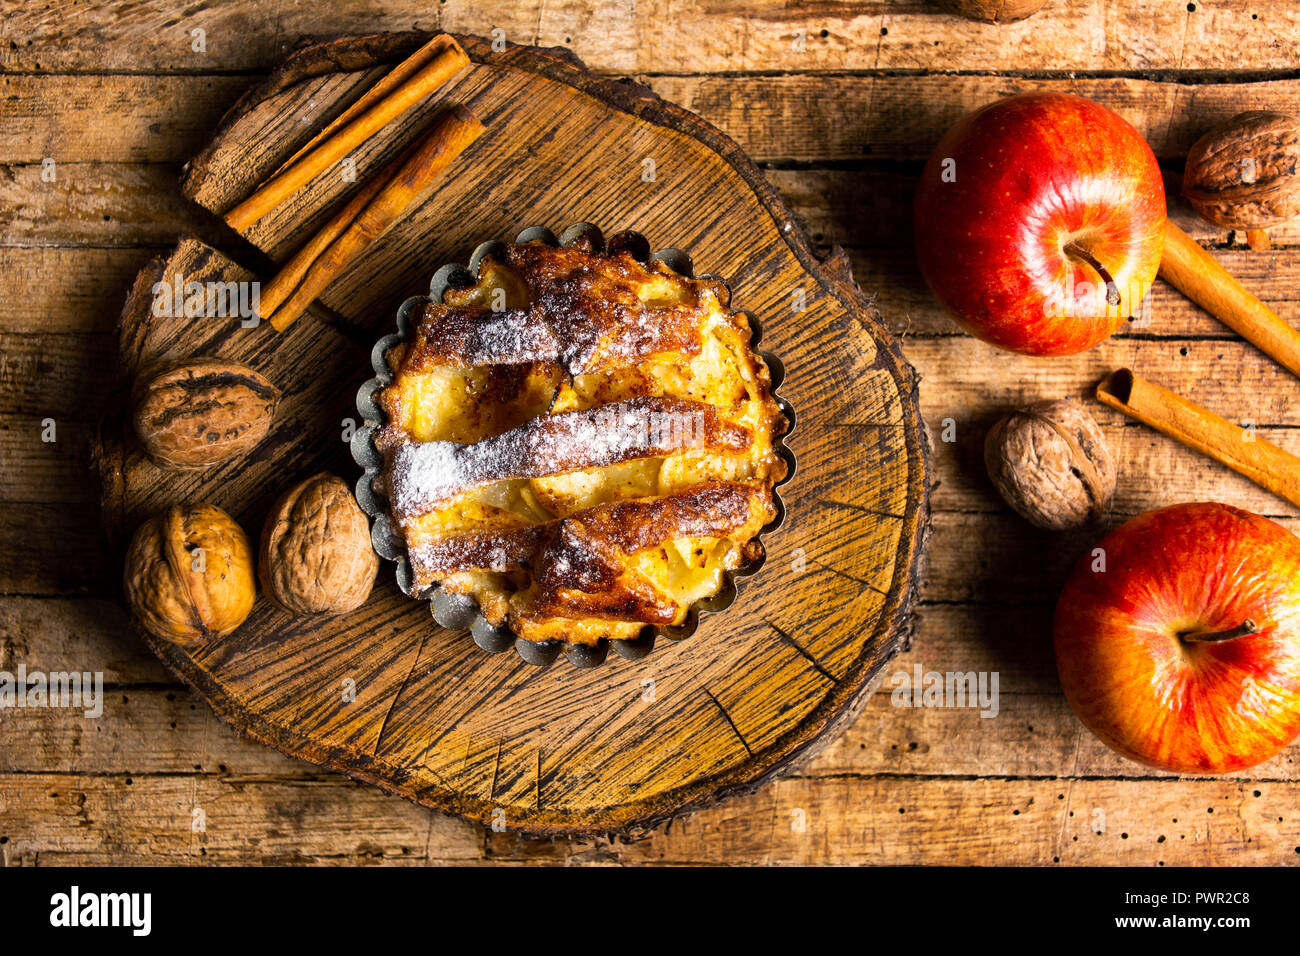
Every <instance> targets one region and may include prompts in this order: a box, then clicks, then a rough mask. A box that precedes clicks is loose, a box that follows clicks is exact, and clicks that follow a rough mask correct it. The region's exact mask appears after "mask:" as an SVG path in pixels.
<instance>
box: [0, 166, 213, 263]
mask: <svg viewBox="0 0 1300 956" xmlns="http://www.w3.org/2000/svg"><path fill="white" fill-rule="evenodd" d="M43 173H44V168H43V167H42V165H41V164H39V163H35V164H15V165H10V166H3V165H0V234H2V235H3V236H4V242H5V244H6V245H11V246H16V245H67V244H78V243H84V244H92V245H117V246H122V245H129V246H138V245H154V246H156V245H164V244H167V243H171V242H174V241H175V240H176V237H177V235H179V234H183V233H189V234H191V235H195V236H198V237H199V238H209V239H213V240H219V239H222V238H227V237H229V235H230V233H229V231H228V230H226V229H225V227H224V224H222V223H220V222H218V221H217V219H216V218H215V217H214V216H210V215H208V214H206V213H204V212H203V210H201V209H198V208H197V207H195V206H193V205H192V204H190V203H188V202H186V201H185V200H184V199H183V198H182V197H181V195H180V191H179V190H178V188H177V185H176V182H177V174H178V171H177V170H176V169H175V168H174V167H171V166H161V165H139V164H127V163H61V164H58V165H57V166H56V168H55V170H54V180H53V181H52V182H50V181H47V180H46V179H43V178H42V174H43Z"/></svg>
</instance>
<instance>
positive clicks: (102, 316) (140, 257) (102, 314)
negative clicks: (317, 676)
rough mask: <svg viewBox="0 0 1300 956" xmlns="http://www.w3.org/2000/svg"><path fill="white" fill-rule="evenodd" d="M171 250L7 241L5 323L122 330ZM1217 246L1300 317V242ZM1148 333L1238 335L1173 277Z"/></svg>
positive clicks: (888, 293)
mask: <svg viewBox="0 0 1300 956" xmlns="http://www.w3.org/2000/svg"><path fill="white" fill-rule="evenodd" d="M163 251H165V249H164V248H163V247H153V246H142V247H134V246H131V247H116V246H110V247H85V246H32V247H20V246H0V326H3V328H4V329H5V330H6V331H8V332H78V333H84V332H96V333H101V332H102V333H107V332H112V331H113V329H114V328H115V326H116V323H117V316H118V307H117V303H118V301H119V299H121V298H124V297H125V295H126V292H127V291H128V290H129V289H130V286H131V282H132V281H133V280H134V279H135V275H136V273H137V272H138V271H139V269H140V267H141V266H143V265H144V264H145V263H146V262H148V261H149V259H150V258H152V257H153V256H154V255H157V254H158V253H160V252H163ZM848 252H849V256H850V259H851V260H852V262H853V273H854V276H855V278H856V279H857V281H858V284H859V285H860V286H861V287H862V288H863V289H865V290H867V291H868V292H870V293H871V294H872V295H875V296H876V304H877V306H878V307H879V308H880V312H881V315H882V316H883V317H884V319H885V321H886V322H887V323H888V325H889V327H890V330H891V331H893V332H895V333H896V334H898V335H900V336H903V337H905V338H906V339H910V338H917V337H929V336H937V335H961V334H962V332H961V330H960V329H959V328H958V327H957V326H956V325H955V324H954V323H953V321H952V320H951V319H950V318H949V317H948V315H947V314H946V313H945V312H944V311H943V309H942V308H941V307H940V306H939V304H938V302H937V301H936V300H935V298H934V296H933V295H932V294H931V293H930V290H929V289H928V288H927V287H926V285H925V280H924V279H922V278H921V273H920V271H919V270H918V269H917V266H916V260H915V255H914V253H913V252H912V249H911V248H910V247H909V246H903V245H900V246H894V247H889V248H881V247H861V246H854V247H850V248H849V249H848ZM1214 254H1215V257H1216V258H1217V259H1218V260H1219V261H1220V262H1222V263H1223V265H1224V267H1225V268H1226V269H1227V270H1228V271H1229V272H1231V273H1232V274H1233V275H1235V276H1237V277H1238V278H1239V279H1241V281H1242V282H1243V283H1245V284H1246V286H1247V287H1248V288H1250V289H1251V290H1252V291H1253V292H1254V293H1255V294H1256V295H1258V296H1259V297H1260V299H1262V300H1263V301H1264V302H1265V303H1266V304H1267V305H1269V306H1270V307H1271V308H1272V309H1274V310H1275V311H1277V312H1278V313H1279V314H1281V315H1282V316H1284V317H1287V318H1291V319H1295V320H1296V321H1297V322H1300V306H1297V305H1296V303H1297V302H1300V248H1297V247H1294V246H1292V247H1287V248H1277V249H1273V250H1270V251H1267V252H1255V251H1253V250H1248V249H1244V248H1230V249H1216V250H1215V253H1214ZM1119 334H1120V335H1121V336H1122V335H1126V334H1128V333H1127V330H1121V331H1120V333H1119ZM1138 334H1140V335H1142V336H1143V337H1150V336H1156V337H1174V338H1181V337H1196V338H1203V337H1217V338H1225V339H1231V338H1233V337H1234V333H1233V332H1232V331H1231V330H1229V329H1228V328H1227V327H1226V326H1224V325H1223V324H1222V323H1221V322H1219V321H1218V320H1216V319H1214V318H1212V317H1211V316H1210V315H1208V314H1207V313H1205V312H1204V311H1203V310H1201V309H1200V308H1199V307H1198V306H1196V305H1194V304H1193V303H1192V302H1191V301H1189V300H1188V299H1187V298H1186V297H1185V296H1184V295H1182V293H1180V292H1178V291H1177V290H1176V289H1173V288H1172V287H1170V286H1169V285H1167V284H1166V283H1164V282H1157V283H1156V284H1155V286H1154V287H1153V289H1152V292H1151V309H1150V325H1149V326H1146V327H1144V328H1142V329H1140V330H1138Z"/></svg>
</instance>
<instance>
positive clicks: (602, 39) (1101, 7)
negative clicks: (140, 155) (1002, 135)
mask: <svg viewBox="0 0 1300 956" xmlns="http://www.w3.org/2000/svg"><path fill="white" fill-rule="evenodd" d="M12 6H13V7H14V9H12V10H10V11H7V12H6V15H5V17H4V20H3V21H0V22H2V23H3V32H0V68H3V69H5V70H8V71H27V72H34V73H40V72H63V73H73V72H104V71H111V72H166V73H177V72H180V73H197V72H205V71H211V70H213V69H214V68H220V69H224V70H259V69H268V68H270V67H271V66H273V65H274V64H275V63H276V62H278V61H279V60H280V59H281V58H282V57H283V56H284V54H285V53H286V52H287V50H288V48H289V47H290V46H291V45H292V42H293V38H296V37H300V36H303V35H304V34H315V35H318V36H329V35H336V34H359V33H367V32H375V31H402V30H423V31H434V32H436V31H438V30H446V31H451V32H455V33H476V34H482V35H492V31H493V30H494V29H495V30H500V31H502V36H503V38H504V39H506V40H508V41H510V42H512V43H522V44H535V45H539V46H554V45H565V46H568V47H570V48H572V49H573V50H574V51H575V52H576V53H577V54H578V56H580V57H582V59H583V60H584V61H585V62H587V63H588V64H590V66H591V67H592V69H594V70H596V71H597V72H612V73H636V72H660V73H697V72H699V73H718V72H737V71H792V72H803V71H814V70H815V71H827V70H830V71H842V70H853V71H861V70H918V69H951V68H952V67H953V66H954V65H956V66H958V67H959V68H961V69H964V70H983V71H991V70H1005V71H1016V70H1026V69H1036V70H1133V71H1137V70H1146V71H1156V70H1177V71H1184V70H1223V71H1232V70H1286V69H1292V68H1294V53H1295V50H1294V44H1293V42H1292V38H1293V37H1294V35H1295V31H1296V29H1297V28H1298V27H1300V2H1297V0H1271V2H1270V3H1267V4H1264V3H1250V2H1240V0H1197V2H1196V3H1194V4H1192V5H1191V6H1190V8H1189V5H1188V4H1186V3H1178V2H1172V0H1169V2H1159V3H1152V2H1150V0H1107V2H1099V0H1052V2H1051V3H1050V4H1048V6H1047V7H1046V8H1045V9H1044V10H1043V11H1042V12H1041V13H1039V14H1037V15H1035V16H1034V17H1031V18H1030V19H1028V20H1025V21H1022V22H1020V23H1012V24H1004V25H1002V26H999V27H990V26H988V25H987V24H982V23H976V22H973V21H970V20H966V19H963V18H961V17H957V16H953V15H950V14H947V13H945V12H943V11H942V10H941V9H940V8H939V7H938V6H937V5H936V4H934V3H932V2H930V0H875V2H872V3H861V4H850V3H843V2H841V0H805V2H801V3H797V4H790V3H786V2H784V0H750V2H746V3H735V4H732V3H720V2H717V0H640V2H638V3H636V4H628V3H626V2H624V0H597V2H584V0H524V2H519V3H508V4H507V3H499V2H486V3H485V2H482V0H446V2H445V3H438V4H434V5H431V4H429V3H427V2H425V0H387V2H385V3H383V4H382V6H378V7H372V6H368V5H367V6H353V5H349V4H338V5H315V6H310V5H309V6H304V5H299V4H286V3H276V4H264V3H258V2H256V0H236V2H230V3H222V4H214V5H211V6H208V5H203V6H196V7H193V8H187V9H184V10H182V11H179V12H178V11H177V10H176V8H175V7H174V6H173V5H172V4H170V3H168V2H166V0H128V2H120V3H116V4H112V5H107V6H103V7H98V6H97V7H93V8H89V9H83V8H82V6H81V5H79V4H77V3H76V2H75V0H54V2H51V3H47V4H41V5H39V6H32V5H29V4H17V3H15V4H12ZM195 30H202V31H203V41H202V44H201V46H202V48H201V49H196V46H198V45H199V44H197V43H196V39H197V38H196V36H195V34H194V31H195Z"/></svg>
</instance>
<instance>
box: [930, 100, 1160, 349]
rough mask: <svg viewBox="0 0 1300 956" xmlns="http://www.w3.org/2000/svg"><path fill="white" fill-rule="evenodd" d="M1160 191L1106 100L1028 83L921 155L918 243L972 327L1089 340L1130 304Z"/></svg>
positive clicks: (1149, 274)
mask: <svg viewBox="0 0 1300 956" xmlns="http://www.w3.org/2000/svg"><path fill="white" fill-rule="evenodd" d="M1164 222H1165V191H1164V183H1163V180H1162V179H1161V176H1160V167H1159V166H1158V165H1157V163H1156V158H1155V156H1154V155H1153V154H1152V152H1151V147H1150V146H1148V145H1147V143H1146V141H1145V140H1144V139H1143V138H1142V136H1141V134H1140V133H1138V131H1137V130H1135V129H1134V128H1133V127H1132V126H1131V125H1130V124H1129V123H1128V122H1126V121H1125V120H1124V119H1123V118H1122V117H1120V116H1119V115H1118V114H1116V113H1114V112H1113V111H1111V110H1109V109H1107V108H1106V107H1104V106H1102V105H1100V104H1099V103H1094V102H1092V101H1091V100H1087V99H1084V98H1083V97H1080V96H1073V95H1071V94H1067V93H1026V94H1021V95H1018V96H1011V97H1008V98H1006V99H1003V100H999V101H997V102H995V103H992V104H990V105H988V106H985V107H983V108H982V109H979V110H976V111H975V112H973V113H970V114H968V115H967V116H965V117H964V118H963V119H961V120H959V121H958V122H957V124H956V125H955V126H953V127H952V129H950V130H949V131H948V132H947V133H946V134H945V135H944V137H943V138H942V139H941V140H940V141H939V145H938V146H937V147H936V148H935V150H934V153H933V154H932V155H931V156H930V159H929V162H927V163H926V166H925V170H924V172H922V174H921V182H920V185H919V186H918V187H917V193H916V202H915V207H914V226H915V233H916V251H917V257H918V259H919V262H920V266H921V272H922V274H923V275H924V276H925V279H926V281H927V282H928V283H929V285H930V288H931V289H933V290H934V294H935V295H936V296H937V297H938V298H939V301H940V302H942V303H943V305H944V307H945V308H947V310H948V311H949V312H950V313H952V315H953V317H954V318H955V319H956V320H957V322H958V323H959V324H960V325H961V326H962V327H963V328H965V329H966V330H967V331H968V332H970V333H971V334H972V335H974V336H977V337H978V338H981V339H983V340H984V341H986V342H990V343H992V344H993V345H996V346H998V347H1000V348H1004V349H1009V350H1011V351H1014V352H1024V353H1027V354H1029V355H1069V354H1071V353H1074V352H1082V351H1083V350H1085V349H1089V348H1091V347H1092V346H1094V345H1096V344H1097V343H1098V342H1100V341H1101V340H1102V339H1104V338H1106V337H1107V336H1109V335H1110V334H1111V333H1112V332H1114V331H1115V329H1116V327H1117V326H1118V325H1119V323H1120V322H1121V321H1122V320H1127V319H1129V318H1131V317H1133V316H1136V315H1137V314H1138V309H1139V306H1140V304H1141V302H1142V298H1143V296H1144V295H1145V294H1146V292H1147V290H1149V289H1150V287H1151V283H1152V282H1153V281H1154V279H1155V277H1156V270H1157V269H1158V268H1159V266H1160V253H1161V251H1162V249H1163V247H1164Z"/></svg>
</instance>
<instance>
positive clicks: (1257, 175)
mask: <svg viewBox="0 0 1300 956" xmlns="http://www.w3.org/2000/svg"><path fill="white" fill-rule="evenodd" d="M1183 196H1185V197H1186V198H1187V201H1188V202H1190V203H1191V204H1192V208H1194V209H1195V210H1196V211H1197V212H1198V213H1200V215H1202V216H1204V217H1205V218H1206V219H1208V220H1209V221H1210V222H1212V223H1214V224H1215V225H1218V226H1225V227H1227V228H1229V229H1246V230H1255V229H1267V228H1269V227H1270V226H1276V225H1279V224H1281V223H1284V222H1286V221H1288V220H1290V219H1294V218H1295V217H1296V216H1297V215H1300V118H1297V117H1295V116H1290V115H1288V114H1286V113H1271V112H1267V111H1262V110H1255V111H1251V112H1249V113H1238V114H1237V115H1236V116H1234V117H1233V118H1232V119H1230V120H1228V121H1227V122H1226V123H1223V124H1222V125H1220V126H1216V127H1215V128H1214V129H1212V130H1210V132H1208V133H1206V134H1205V135H1204V136H1202V137H1201V138H1200V139H1198V140H1197V141H1196V143H1195V144H1194V145H1193V146H1192V148H1191V151H1190V152H1189V153H1188V154H1187V169H1186V171H1185V172H1184V173H1183Z"/></svg>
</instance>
